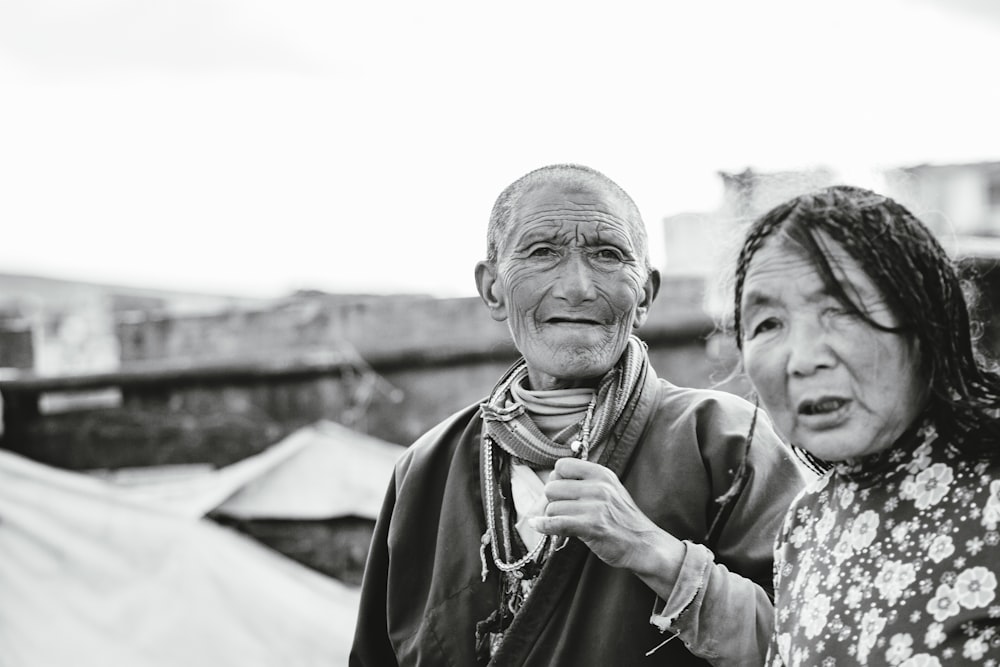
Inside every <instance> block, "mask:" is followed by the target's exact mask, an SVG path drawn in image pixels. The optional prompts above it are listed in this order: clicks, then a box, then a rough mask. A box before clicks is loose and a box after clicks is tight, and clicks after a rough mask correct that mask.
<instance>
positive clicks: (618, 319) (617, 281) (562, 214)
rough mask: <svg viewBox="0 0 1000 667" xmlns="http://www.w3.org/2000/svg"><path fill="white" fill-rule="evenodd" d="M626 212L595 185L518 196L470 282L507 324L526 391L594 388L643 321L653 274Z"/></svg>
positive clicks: (655, 284) (654, 285)
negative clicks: (503, 234) (503, 231)
mask: <svg viewBox="0 0 1000 667" xmlns="http://www.w3.org/2000/svg"><path fill="white" fill-rule="evenodd" d="M639 224H642V223H641V221H637V220H632V219H631V218H630V215H629V210H628V208H627V207H626V206H625V205H624V204H623V203H622V202H620V201H618V199H617V198H616V197H613V196H611V195H609V194H607V193H606V192H602V191H601V190H600V189H598V188H594V187H587V186H580V187H569V186H566V185H554V184H542V185H539V186H536V187H535V188H534V189H532V190H530V191H529V192H527V193H525V195H524V197H523V198H522V200H521V202H520V205H519V207H518V209H517V211H516V212H515V217H514V219H513V220H512V222H511V229H510V232H509V235H508V237H507V239H506V240H505V242H504V243H503V246H502V247H501V248H500V249H499V257H498V260H497V264H496V266H493V265H491V264H490V263H488V262H480V264H479V265H477V267H476V282H477V285H478V287H479V292H480V295H481V296H482V297H483V300H484V301H485V302H486V305H487V306H488V307H489V309H490V313H491V315H492V316H493V318H494V319H496V320H498V321H507V323H508V326H509V328H510V332H511V335H512V336H513V338H514V343H515V345H516V346H517V349H518V351H520V352H521V354H522V355H523V356H524V358H525V360H526V361H527V364H528V379H529V383H530V385H531V388H532V389H542V390H545V389H559V388H568V387H578V386H587V385H594V384H596V382H597V381H598V380H600V378H601V376H603V375H604V374H605V373H607V372H608V371H609V370H611V368H612V367H613V366H614V365H615V363H616V362H617V361H618V359H619V357H621V355H622V352H624V350H625V346H626V344H627V342H628V337H629V334H630V333H631V332H632V330H633V329H634V328H638V327H639V326H640V325H641V324H642V323H643V322H644V321H645V319H646V316H647V314H648V312H649V306H650V304H651V303H652V300H653V298H654V297H655V295H656V290H657V289H658V288H659V275H658V274H657V273H656V272H655V271H652V272H650V273H648V274H647V271H646V268H645V248H639V247H636V242H635V240H634V239H635V235H634V233H633V230H635V229H636V226H637V225H639Z"/></svg>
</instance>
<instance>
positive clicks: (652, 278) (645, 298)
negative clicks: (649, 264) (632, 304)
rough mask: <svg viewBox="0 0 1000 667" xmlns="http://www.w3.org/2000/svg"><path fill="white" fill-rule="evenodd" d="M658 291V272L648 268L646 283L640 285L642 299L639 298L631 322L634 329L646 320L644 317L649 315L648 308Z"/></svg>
mask: <svg viewBox="0 0 1000 667" xmlns="http://www.w3.org/2000/svg"><path fill="white" fill-rule="evenodd" d="M659 293H660V272H659V271H657V270H656V269H650V271H649V276H648V277H647V278H646V284H645V285H643V286H642V299H640V301H639V305H638V306H637V307H636V309H635V321H634V322H633V323H632V327H633V328H634V329H638V328H639V327H641V326H642V325H643V324H644V323H645V322H646V318H647V317H649V309H650V307H651V306H652V305H653V300H654V299H656V295H657V294H659Z"/></svg>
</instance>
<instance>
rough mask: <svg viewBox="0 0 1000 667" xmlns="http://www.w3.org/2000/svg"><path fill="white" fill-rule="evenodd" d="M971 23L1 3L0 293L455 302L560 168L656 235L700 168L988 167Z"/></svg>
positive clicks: (701, 186) (947, 12) (868, 0)
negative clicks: (150, 291)
mask: <svg viewBox="0 0 1000 667" xmlns="http://www.w3.org/2000/svg"><path fill="white" fill-rule="evenodd" d="M998 5H1000V3H995V2H993V1H992V0H836V1H820V0H814V1H803V0H756V1H755V2H746V1H745V0H714V1H713V0H705V1H704V2H697V3H680V2H675V3H667V2H660V3H654V2H629V1H627V0H626V1H621V2H614V3H612V2H608V1H606V2H603V3H595V2H587V1H586V0H575V1H573V2H565V1H553V2H527V1H522V0H509V1H508V2H504V3H495V4H488V3H470V2H459V1H457V0H456V1H454V2H449V1H435V0H431V1H428V2H423V3H413V2H401V1H399V2H395V1H394V2H377V1H373V2H368V3H358V2H352V3H346V2H344V3H337V2H328V1H320V0H280V1H279V0H171V1H170V2H162V1H161V0H130V1H125V0H4V1H3V2H2V3H0V220H2V221H3V228H4V229H6V230H7V234H6V239H5V241H4V242H2V243H0V272H3V273H26V274H34V275H48V276H54V277H60V278H70V279H78V280H86V281H94V282H108V283H121V284H128V285H134V286H143V287H157V288H165V289H177V290H190V291H200V292H213V293H226V294H234V295H245V296H280V295H283V294H287V293H289V292H291V291H292V290H296V289H320V290H325V291H330V292H343V293H392V292H407V293H409V292H412V293H426V294H434V295H437V296H468V295H473V294H475V285H474V282H473V267H474V265H475V263H476V261H478V260H479V259H481V258H482V257H483V255H484V253H485V228H486V222H487V220H488V216H489V211H490V208H491V207H492V204H493V200H494V199H495V198H496V196H497V194H499V192H500V191H501V190H502V189H503V188H504V187H505V186H506V185H507V184H509V183H510V182H512V181H513V180H515V179H516V178H517V177H518V176H520V175H522V174H523V173H526V172H527V171H530V170H531V169H534V168H536V167H539V166H542V165H545V164H550V163H556V162H578V163H583V164H587V165H590V166H592V167H595V168H597V169H599V170H601V171H603V172H604V173H606V174H607V175H608V176H610V177H611V178H612V179H614V180H615V181H616V182H618V183H619V184H620V185H622V186H623V187H624V188H625V189H626V190H627V191H628V192H629V193H630V194H631V195H632V196H633V198H634V199H635V201H636V203H637V204H638V205H639V208H640V210H641V211H642V212H643V216H644V218H645V220H646V223H647V226H648V227H649V228H650V235H651V245H652V255H653V263H654V264H655V265H657V266H660V267H663V266H665V265H666V263H668V262H669V252H668V250H667V249H665V248H663V247H662V246H663V243H662V241H661V240H660V239H662V229H661V225H662V220H663V218H664V217H666V216H669V215H673V214H676V213H681V212H690V211H709V210H712V209H714V208H716V207H717V206H718V205H719V198H720V196H721V183H720V180H719V177H718V172H719V171H720V170H724V171H742V170H743V169H745V168H747V167H752V168H754V169H760V170H786V169H805V168H811V167H817V166H828V167H830V168H833V169H834V170H835V171H837V172H838V173H839V174H840V175H841V177H842V178H843V179H845V180H847V181H849V182H854V183H857V184H860V185H871V184H873V183H877V174H878V172H879V171H880V170H882V169H886V168H892V167H897V166H904V165H912V164H922V163H954V162H967V161H981V160H998V159H1000V131H998V130H1000V126H998V121H997V118H998V117H1000V113H998V111H1000V87H998V86H997V81H998V75H997V70H996V63H997V62H1000V9H998Z"/></svg>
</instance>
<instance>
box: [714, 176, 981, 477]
mask: <svg viewBox="0 0 1000 667" xmlns="http://www.w3.org/2000/svg"><path fill="white" fill-rule="evenodd" d="M779 231H780V232H781V234H782V235H784V236H786V237H788V238H790V239H791V240H793V241H794V242H795V243H796V244H798V245H799V246H800V247H801V248H802V249H803V251H804V253H805V254H806V256H807V257H808V259H809V260H810V261H811V262H812V264H813V266H814V267H815V268H816V270H817V271H818V272H819V274H820V275H821V276H822V279H823V281H824V283H825V285H826V288H827V289H828V290H829V291H830V293H831V294H832V295H834V296H835V298H837V300H838V301H840V302H841V304H842V305H843V306H844V307H845V308H847V309H849V310H851V311H853V312H854V313H855V314H856V315H858V316H859V317H861V318H862V319H864V320H865V321H866V322H868V324H870V325H871V326H873V327H875V328H877V329H881V330H882V331H890V332H893V333H898V334H900V335H903V336H906V337H908V338H910V340H911V341H915V342H916V343H917V350H918V352H919V355H920V372H921V373H922V377H923V378H924V379H925V380H926V382H927V389H928V399H927V405H926V407H925V411H924V414H925V415H927V416H929V417H931V418H932V419H933V420H934V422H935V424H936V425H937V427H938V429H939V430H940V431H942V434H943V435H946V436H950V437H951V438H952V439H953V443H954V444H955V446H956V447H958V448H959V449H961V450H963V451H964V452H965V453H966V454H968V455H969V456H972V457H975V458H990V459H995V458H1000V421H998V419H997V414H998V408H1000V374H998V373H997V372H996V370H995V369H993V368H990V367H987V365H986V364H985V362H984V361H983V360H982V357H981V356H979V355H977V353H976V350H975V348H974V345H973V339H972V324H971V322H970V317H969V309H968V305H967V304H966V301H965V296H964V294H963V290H962V282H961V280H960V279H959V275H958V271H957V270H956V267H955V265H954V264H953V263H952V261H951V259H950V258H949V257H948V255H947V253H945V251H944V249H943V248H942V247H941V244H940V243H938V241H937V239H936V238H935V237H934V235H933V234H932V233H931V231H930V230H929V229H928V228H927V227H926V226H925V225H924V224H923V223H922V222H920V220H918V219H917V218H916V216H914V215H913V214H912V213H910V211H909V210H907V209H906V208H905V207H904V206H902V205H900V204H899V203H897V202H895V201H894V200H892V199H890V198H889V197H885V196H882V195H879V194H876V193H874V192H871V191H869V190H865V189H862V188H857V187H850V186H834V187H829V188H825V189H823V190H819V191H817V192H813V193H810V194H806V195H802V196H800V197H796V198H794V199H791V200H789V201H787V202H785V203H783V204H781V205H779V206H777V207H776V208H774V209H772V210H771V211H769V212H768V213H766V214H764V215H763V216H762V217H760V218H759V219H757V220H756V221H755V222H754V223H753V224H752V225H751V226H750V229H749V230H748V232H747V236H746V240H745V241H744V243H743V247H742V250H741V251H740V255H739V259H738V260H737V267H736V284H735V290H734V292H735V294H734V297H735V301H734V311H733V316H734V319H733V324H734V331H735V335H736V344H737V346H738V347H739V348H740V350H742V349H743V331H742V321H741V313H740V303H741V301H742V298H743V283H744V280H745V279H746V275H747V270H748V268H749V265H750V262H751V260H752V259H753V257H754V255H755V254H756V253H757V251H758V250H760V248H761V247H762V246H763V245H764V242H765V241H766V240H767V239H768V238H770V237H771V236H773V235H774V234H775V233H777V232H779ZM824 237H826V238H829V239H830V240H832V241H834V242H835V243H836V244H838V245H839V246H841V247H842V248H843V249H844V250H845V251H846V252H847V253H848V254H849V255H850V256H851V257H852V258H853V259H854V260H855V261H856V262H857V263H858V264H859V265H860V266H861V268H862V269H863V270H864V271H865V273H866V274H867V275H868V278H869V279H870V280H871V281H872V282H873V283H874V284H875V286H876V287H877V288H878V290H879V291H880V292H881V295H882V296H883V297H884V298H885V300H886V303H887V304H888V305H889V308H890V310H891V311H892V313H893V314H894V315H895V316H896V321H897V322H898V323H899V324H898V326H896V327H886V326H884V325H880V324H879V323H878V322H875V321H874V320H873V319H872V318H871V316H870V315H869V313H868V312H866V310H865V309H864V307H863V305H862V304H860V303H859V302H858V301H857V299H856V298H855V297H854V295H853V293H852V292H851V291H850V290H848V289H845V286H844V284H843V283H842V282H841V280H839V279H838V278H837V274H836V272H835V268H836V264H835V260H832V259H831V256H830V252H829V248H828V247H827V246H828V245H829V244H828V243H825V242H824V241H825V239H824Z"/></svg>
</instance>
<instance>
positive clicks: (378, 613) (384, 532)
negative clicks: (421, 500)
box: [349, 476, 398, 667]
mask: <svg viewBox="0 0 1000 667" xmlns="http://www.w3.org/2000/svg"><path fill="white" fill-rule="evenodd" d="M395 506H396V479H395V476H393V479H392V481H391V482H390V483H389V490H388V491H386V494H385V500H384V501H383V502H382V509H381V511H380V512H379V516H378V519H377V520H376V522H375V533H374V535H373V536H372V543H371V547H370V548H369V550H368V561H367V562H366V563H365V574H364V579H363V580H362V583H361V604H360V606H359V609H358V622H357V625H356V626H355V630H354V644H353V645H352V646H351V657H350V662H349V664H350V667H397V666H398V663H397V661H396V654H395V651H393V648H392V644H391V643H390V641H389V630H388V609H389V597H388V575H389V544H388V535H389V521H390V519H391V518H392V513H393V509H394V508H395Z"/></svg>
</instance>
